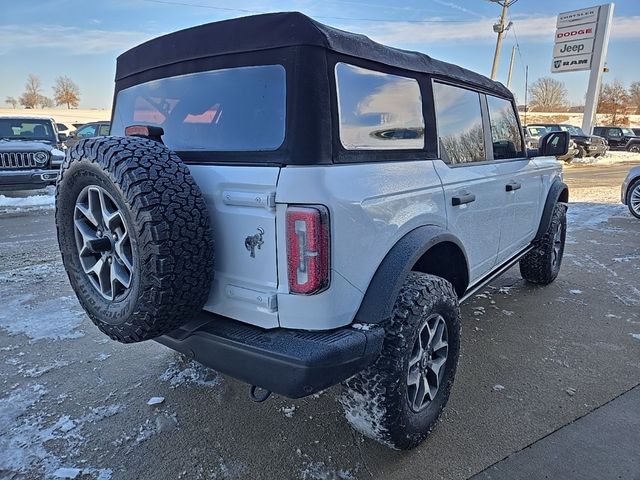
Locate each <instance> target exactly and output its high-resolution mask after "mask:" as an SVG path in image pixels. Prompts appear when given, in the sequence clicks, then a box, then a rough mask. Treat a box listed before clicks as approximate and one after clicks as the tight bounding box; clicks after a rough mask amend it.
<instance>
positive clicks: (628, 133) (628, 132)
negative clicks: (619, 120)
mask: <svg viewBox="0 0 640 480" xmlns="http://www.w3.org/2000/svg"><path fill="white" fill-rule="evenodd" d="M622 134H623V135H626V136H628V137H635V136H636V134H635V133H634V132H633V130H631V129H630V128H623V129H622Z"/></svg>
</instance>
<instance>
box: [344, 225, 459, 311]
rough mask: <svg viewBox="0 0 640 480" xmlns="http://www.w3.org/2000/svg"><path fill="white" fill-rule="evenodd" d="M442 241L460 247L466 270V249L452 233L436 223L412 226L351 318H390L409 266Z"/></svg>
mask: <svg viewBox="0 0 640 480" xmlns="http://www.w3.org/2000/svg"><path fill="white" fill-rule="evenodd" d="M443 242H449V243H454V244H455V245H456V246H457V247H458V248H460V250H461V251H462V254H463V255H464V261H465V265H466V268H467V273H468V272H469V263H468V260H467V252H466V250H465V248H464V246H463V245H462V242H461V241H460V240H459V239H458V238H457V237H456V236H455V235H453V234H452V233H451V232H448V231H447V230H445V229H444V228H442V227H438V226H436V225H424V226H421V227H418V228H415V229H414V230H411V231H410V232H409V233H407V234H406V235H405V236H404V237H402V238H401V239H400V240H398V242H396V244H395V245H394V246H393V247H392V248H391V250H389V252H387V255H386V256H385V257H384V259H383V260H382V262H381V263H380V265H379V266H378V269H377V270H376V273H375V274H374V275H373V278H372V279H371V282H370V283H369V287H368V288H367V291H366V293H365V295H364V298H363V300H362V303H361V304H360V308H359V309H358V312H357V313H356V316H355V319H354V321H355V322H359V323H380V322H382V321H384V320H386V319H389V318H391V316H392V315H393V306H394V304H395V301H396V298H397V297H398V294H399V293H400V289H401V288H402V285H403V284H404V282H405V279H406V278H407V275H408V274H409V272H410V271H411V268H412V267H413V266H414V265H415V264H416V263H417V262H418V260H419V259H420V257H422V255H424V254H425V253H426V252H427V251H428V250H429V249H430V248H432V247H434V246H436V245H438V244H440V243H443Z"/></svg>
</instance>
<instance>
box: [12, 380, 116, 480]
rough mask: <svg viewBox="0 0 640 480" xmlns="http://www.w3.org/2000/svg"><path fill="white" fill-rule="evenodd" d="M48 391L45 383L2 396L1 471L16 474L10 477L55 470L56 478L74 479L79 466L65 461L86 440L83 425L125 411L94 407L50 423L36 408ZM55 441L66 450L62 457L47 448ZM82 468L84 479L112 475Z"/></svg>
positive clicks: (52, 473) (106, 478) (44, 474)
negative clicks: (81, 413) (44, 385)
mask: <svg viewBox="0 0 640 480" xmlns="http://www.w3.org/2000/svg"><path fill="white" fill-rule="evenodd" d="M46 393H47V391H46V389H45V388H44V387H43V386H42V385H39V384H36V385H31V386H29V387H26V388H23V389H20V390H15V391H13V392H11V393H10V394H9V395H8V396H6V397H4V398H1V399H0V432H2V434H1V435H0V471H1V472H3V473H9V474H13V475H9V477H10V478H14V477H17V478H56V472H57V478H75V477H72V476H71V477H69V475H72V474H73V473H74V471H75V470H76V467H74V466H65V465H63V463H66V462H67V460H68V459H69V457H71V456H75V455H77V449H78V446H79V445H80V444H81V442H82V441H83V440H84V438H83V436H82V429H83V428H84V426H85V425H86V424H87V423H96V422H99V421H101V420H103V419H105V418H107V417H110V416H112V415H115V414H116V413H118V412H120V411H121V410H122V406H121V405H105V406H100V407H97V408H91V409H89V412H88V413H86V414H85V415H82V416H81V417H79V418H76V419H72V418H70V417H69V416H68V415H64V416H62V417H60V418H59V419H58V420H57V421H55V422H54V423H53V424H51V421H50V415H47V414H46V413H45V412H44V411H43V409H42V408H33V407H34V406H35V405H36V404H37V403H39V402H40V401H41V400H42V398H43V397H44V396H45V395H46ZM47 424H48V425H47ZM52 440H56V451H59V450H60V449H61V448H62V449H63V453H62V454H61V455H60V456H58V455H56V454H55V453H53V452H52V451H48V450H47V448H46V447H45V445H46V443H47V442H49V441H52ZM80 470H81V472H78V474H80V473H81V474H82V475H83V478H93V479H97V480H109V479H110V478H111V474H112V472H111V470H110V469H97V468H91V467H86V468H84V467H83V468H82V469H80ZM63 475H67V477H64V476H63ZM85 475H86V476H88V477H86V476H85Z"/></svg>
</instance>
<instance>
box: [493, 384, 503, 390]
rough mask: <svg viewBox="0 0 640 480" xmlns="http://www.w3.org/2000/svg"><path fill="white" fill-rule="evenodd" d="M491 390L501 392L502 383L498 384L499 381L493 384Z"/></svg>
mask: <svg viewBox="0 0 640 480" xmlns="http://www.w3.org/2000/svg"><path fill="white" fill-rule="evenodd" d="M493 390H494V391H496V392H501V391H502V390H504V385H500V384H499V383H498V384H496V385H494V386H493Z"/></svg>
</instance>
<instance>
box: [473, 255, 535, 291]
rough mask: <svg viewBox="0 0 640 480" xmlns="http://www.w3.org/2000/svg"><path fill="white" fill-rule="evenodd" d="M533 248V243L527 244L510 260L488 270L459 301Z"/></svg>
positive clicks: (494, 277)
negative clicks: (492, 269)
mask: <svg viewBox="0 0 640 480" xmlns="http://www.w3.org/2000/svg"><path fill="white" fill-rule="evenodd" d="M533 249H534V245H529V246H528V247H527V248H525V249H524V250H522V251H520V252H519V253H517V254H516V255H515V256H514V257H511V260H509V261H508V262H507V263H503V264H502V265H501V266H499V267H498V268H497V269H496V270H494V271H493V272H490V273H488V274H487V275H485V276H484V277H482V278H481V279H480V280H479V281H478V282H477V283H475V284H474V285H473V286H472V287H470V288H469V289H467V291H466V292H465V294H464V295H463V296H462V298H461V299H460V303H462V302H464V301H465V300H467V299H468V298H469V297H471V295H473V294H474V293H476V292H477V291H478V290H480V289H481V288H482V287H484V286H485V285H486V284H487V283H489V282H491V281H492V280H495V279H496V278H497V277H499V276H500V275H502V274H503V273H504V272H506V271H507V270H509V269H510V268H511V267H513V266H514V265H515V264H516V263H518V261H519V260H520V259H521V258H522V257H524V256H525V255H526V254H527V253H529V252H530V251H531V250H533Z"/></svg>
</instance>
